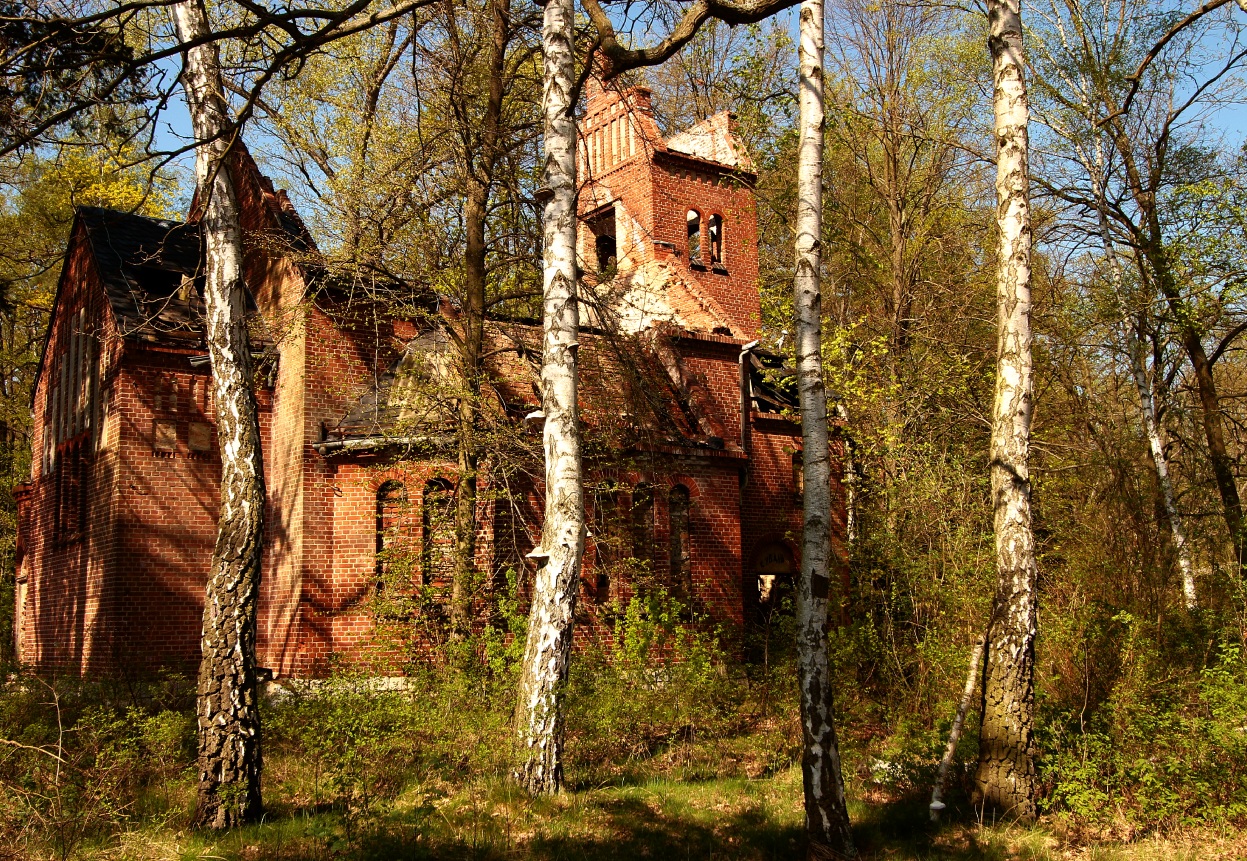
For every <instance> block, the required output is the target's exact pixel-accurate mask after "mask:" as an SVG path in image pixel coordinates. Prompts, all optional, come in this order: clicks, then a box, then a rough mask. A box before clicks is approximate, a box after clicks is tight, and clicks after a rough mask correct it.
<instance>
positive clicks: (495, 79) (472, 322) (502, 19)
mask: <svg viewBox="0 0 1247 861" xmlns="http://www.w3.org/2000/svg"><path fill="white" fill-rule="evenodd" d="M489 8H490V54H489V67H488V75H489V78H488V85H489V92H488V94H487V95H486V101H485V115H484V118H483V122H482V128H481V130H480V137H479V140H478V141H477V142H478V144H479V146H478V147H477V149H478V150H479V160H478V161H474V159H473V153H468V154H467V175H468V194H467V199H466V201H465V203H464V217H463V221H464V234H465V246H466V247H465V250H464V293H465V296H464V303H463V343H462V344H461V345H460V346H461V350H462V354H461V357H460V359H461V361H460V368H461V373H462V375H463V386H464V391H463V396H462V397H461V398H460V400H459V411H458V413H459V414H458V422H459V428H458V447H459V476H460V478H459V492H458V495H457V497H456V506H455V579H454V585H453V587H452V590H451V592H452V594H451V602H450V605H451V622H452V625H453V627H454V630H455V631H456V632H457V633H462V632H465V631H467V630H468V628H469V626H470V624H471V620H470V618H469V617H470V614H471V603H472V594H473V591H474V588H475V585H476V578H477V573H476V565H475V559H476V488H477V469H478V467H479V464H480V451H479V444H478V442H477V439H476V421H477V408H478V406H479V404H480V397H481V349H482V343H483V341H484V326H485V281H486V266H485V264H486V246H485V226H486V221H487V218H488V214H489V195H490V193H491V192H492V190H493V181H494V171H495V169H496V167H497V164H498V157H499V152H498V135H499V129H500V127H501V123H502V99H503V94H504V84H505V80H504V78H505V75H506V54H507V43H508V41H509V40H510V17H511V3H510V0H492V2H491V3H490V4H489Z"/></svg>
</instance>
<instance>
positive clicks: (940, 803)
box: [927, 640, 985, 822]
mask: <svg viewBox="0 0 1247 861" xmlns="http://www.w3.org/2000/svg"><path fill="white" fill-rule="evenodd" d="M984 643H985V641H984V640H979V641H978V642H977V643H975V644H974V649H973V650H972V651H971V652H970V668H969V669H968V670H966V686H965V689H964V690H962V692H961V702H959V703H958V704H957V715H956V716H955V717H954V718H953V726H952V729H950V730H949V732H948V744H947V745H946V746H945V747H944V756H943V758H942V759H940V767H939V769H938V770H937V771H936V773H935V788H934V789H932V790H931V803H930V805H928V808H927V809H928V810H929V811H930V812H931V821H932V822H939V821H940V813H941V812H942V811H943V810H944V807H945V805H944V787H945V785H947V783H948V769H949V768H951V767H952V764H953V756H954V755H955V754H956V753H957V742H959V741H961V729H962V727H964V726H965V723H966V712H968V711H970V700H972V699H973V698H974V688H975V687H976V685H977V682H978V680H979V662H980V661H981V660H983V645H984Z"/></svg>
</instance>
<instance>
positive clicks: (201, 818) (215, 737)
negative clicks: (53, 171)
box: [173, 0, 265, 829]
mask: <svg viewBox="0 0 1247 861" xmlns="http://www.w3.org/2000/svg"><path fill="white" fill-rule="evenodd" d="M173 14H174V22H175V25H176V27H177V35H178V40H179V41H180V42H181V43H182V44H184V45H185V44H188V43H190V44H194V47H190V48H188V49H187V50H186V51H185V53H184V59H183V69H182V85H183V88H184V89H185V91H186V102H187V106H188V108H189V111H190V115H191V125H192V128H193V130H194V135H195V139H196V140H197V141H198V142H199V146H198V148H197V150H196V157H195V178H196V182H197V185H198V189H199V210H200V212H199V216H200V224H201V228H202V230H203V242H204V260H205V265H204V268H205V275H206V283H205V286H204V306H205V310H204V316H205V323H206V328H207V333H206V335H207V343H208V355H209V359H210V362H211V367H212V382H213V387H214V395H215V403H216V411H217V441H218V445H219V448H220V452H221V487H220V496H221V507H220V512H219V514H218V519H217V539H216V546H215V547H214V548H213V552H212V561H211V563H210V568H209V575H208V586H207V593H206V595H205V597H204V615H203V637H202V642H201V648H202V658H201V660H200V665H199V684H198V690H197V698H198V705H197V715H198V726H199V756H198V771H199V789H198V798H197V802H196V810H195V822H196V823H197V824H199V825H202V826H206V827H208V828H215V829H221V828H230V827H233V826H236V825H239V824H241V823H243V822H247V821H251V820H254V819H256V818H257V817H258V816H259V815H260V812H261V800H260V712H259V702H258V694H259V688H258V685H257V682H256V603H257V599H258V596H259V587H260V558H261V552H262V548H263V543H262V542H263V535H264V499H265V494H264V471H263V465H262V461H261V451H260V424H259V420H258V415H257V411H256V402H255V393H254V391H253V390H252V388H251V359H250V352H249V348H248V344H247V329H246V325H245V320H244V311H245V308H246V303H245V299H244V292H243V291H244V287H243V254H242V227H241V225H240V223H239V211H238V200H237V197H236V195H235V191H234V185H233V182H232V180H231V179H230V174H229V169H228V166H227V164H226V159H227V156H228V154H229V150H230V144H231V142H232V141H233V140H235V139H236V135H237V128H236V126H235V125H234V123H233V122H232V120H231V114H230V110H229V106H228V104H227V103H226V100H225V89H224V85H223V81H222V77H221V65H220V60H219V56H218V53H217V46H216V44H215V43H212V42H205V41H203V40H204V39H205V37H207V36H208V34H209V33H211V28H210V26H209V23H208V13H207V9H206V7H205V5H204V0H184V2H181V3H178V4H177V5H176V6H174V7H173Z"/></svg>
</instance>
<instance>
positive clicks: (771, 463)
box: [16, 88, 834, 676]
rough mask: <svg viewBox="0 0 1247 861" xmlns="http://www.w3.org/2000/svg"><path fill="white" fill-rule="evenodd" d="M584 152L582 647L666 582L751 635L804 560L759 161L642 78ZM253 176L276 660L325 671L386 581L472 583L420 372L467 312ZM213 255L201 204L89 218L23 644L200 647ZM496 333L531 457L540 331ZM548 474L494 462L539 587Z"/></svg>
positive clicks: (143, 664)
mask: <svg viewBox="0 0 1247 861" xmlns="http://www.w3.org/2000/svg"><path fill="white" fill-rule="evenodd" d="M581 141H582V143H581V151H580V164H579V170H580V176H581V179H582V187H581V190H580V195H579V201H580V202H579V213H580V217H581V228H580V242H579V253H580V257H581V267H582V269H583V271H584V272H585V278H584V282H585V283H584V288H583V289H584V291H585V296H586V303H585V305H584V311H583V313H582V324H583V325H584V327H585V331H584V333H583V335H582V340H581V350H580V358H581V362H580V364H581V400H582V418H583V421H584V425H585V433H586V435H587V437H588V438H590V439H591V440H593V444H592V445H588V446H587V455H586V475H587V476H588V482H589V485H591V486H590V488H589V492H588V493H587V494H586V498H587V500H588V503H587V504H588V506H589V507H590V508H591V510H590V511H588V512H587V520H588V523H589V524H590V529H591V536H590V538H589V541H588V546H587V550H586V554H585V563H584V572H583V575H582V582H581V594H580V601H579V605H580V609H579V610H578V619H579V623H578V624H579V628H578V631H579V632H581V633H579V634H578V640H579V641H580V642H582V643H584V644H586V647H591V644H593V643H596V642H600V641H602V640H605V639H609V637H610V630H611V628H610V620H611V614H612V613H614V612H618V608H619V607H620V606H621V603H622V602H626V601H627V599H628V598H629V597H630V596H631V595H632V594H634V593H635V591H636V590H637V589H638V588H644V584H645V583H659V584H662V585H665V586H666V587H667V588H669V589H670V590H671V591H673V592H675V593H676V594H679V595H680V596H681V597H682V599H683V600H684V601H685V602H686V603H687V604H688V605H690V606H691V607H693V608H694V609H696V610H697V611H698V612H699V613H700V614H702V615H703V616H705V617H707V618H709V619H710V620H711V621H713V622H715V623H718V624H719V625H721V626H723V627H724V628H725V629H727V630H732V629H736V630H739V629H740V628H741V627H742V626H743V625H744V624H746V622H747V621H748V620H749V619H750V618H751V617H752V616H753V615H754V614H756V613H758V612H759V610H760V608H763V607H765V606H766V605H767V603H768V601H773V600H774V599H773V595H774V594H775V591H776V588H775V587H776V585H777V584H781V583H783V582H784V581H785V580H786V579H787V578H791V577H792V575H793V572H794V571H795V570H796V564H797V561H798V560H797V553H798V550H799V546H800V542H799V536H800V529H801V492H802V488H801V477H800V464H801V436H800V428H799V426H798V425H797V424H796V423H795V422H794V420H793V418H792V415H793V413H792V407H793V404H792V400H791V394H790V389H789V388H786V387H785V386H783V385H781V384H779V383H777V380H781V381H782V377H783V373H784V372H783V370H782V369H781V368H780V367H779V365H780V363H779V360H778V357H776V356H772V355H770V354H768V353H766V352H765V351H763V350H761V349H760V348H759V347H758V346H757V338H758V335H759V326H760V323H761V312H760V303H759V294H758V288H757V279H758V251H757V218H756V210H755V201H754V194H753V185H754V181H755V174H754V171H753V167H752V164H751V163H750V161H749V158H748V156H747V154H746V152H745V150H744V148H743V147H742V146H741V145H740V142H739V141H738V140H737V139H736V137H735V136H734V134H733V132H732V126H731V118H730V115H728V114H720V115H717V116H714V117H712V118H710V119H708V120H706V121H704V122H702V123H699V124H698V125H696V126H694V127H692V128H690V129H688V130H687V131H685V132H683V133H681V134H677V135H675V136H673V137H670V138H667V139H664V138H663V137H662V135H661V134H660V132H659V130H658V127H657V124H656V123H655V121H654V116H653V113H652V110H651V107H650V101H649V93H648V91H646V90H645V89H643V88H635V89H631V90H628V91H626V92H624V93H616V92H610V91H605V90H603V89H601V88H595V90H594V91H593V92H592V93H591V94H590V97H589V99H588V102H587V105H586V108H585V112H584V115H583V118H582V121H581ZM230 169H231V173H232V176H233V179H234V182H235V185H236V187H237V189H238V196H239V200H240V204H241V205H242V210H243V222H244V224H243V226H244V230H245V233H246V267H245V275H246V283H247V287H248V291H249V297H248V298H249V304H250V305H251V308H250V311H251V314H252V332H253V342H252V350H253V354H254V356H255V358H256V365H257V373H256V393H257V398H258V401H259V407H260V415H261V433H262V438H263V451H264V466H265V473H266V483H267V493H268V510H267V523H266V529H267V534H266V543H265V556H264V566H263V575H262V576H263V583H262V590H261V598H260V605H259V621H258V626H259V630H258V643H259V652H260V656H259V657H260V663H261V665H262V666H264V667H266V668H268V669H269V670H271V671H272V672H273V673H274V674H275V675H279V676H286V675H296V676H297V675H311V674H316V673H319V672H323V671H325V669H326V667H327V666H328V665H329V664H330V662H331V661H332V660H334V659H335V657H338V656H345V657H348V658H349V656H351V655H352V654H355V653H356V652H357V651H358V650H360V649H361V648H362V647H363V646H364V644H366V643H367V642H368V640H369V637H370V636H372V633H373V631H374V629H375V628H376V625H377V612H376V606H377V604H376V602H375V600H374V599H375V598H376V597H377V595H378V593H380V592H381V591H382V590H383V589H384V590H388V593H389V594H394V593H397V594H405V595H419V596H420V597H421V601H420V602H419V607H421V608H422V609H419V610H414V611H411V612H424V613H429V612H436V611H437V607H438V605H439V603H441V602H444V601H446V600H448V590H447V584H448V577H449V576H450V574H449V571H450V569H451V568H452V567H453V566H452V565H451V564H450V562H449V560H448V552H449V548H450V547H451V545H452V543H453V536H452V535H451V534H450V533H448V531H447V529H448V526H447V518H446V517H445V513H446V512H447V511H449V510H452V509H453V507H454V500H455V495H456V493H457V490H458V481H459V472H458V466H457V460H456V457H455V450H454V447H453V445H448V444H447V443H446V439H447V438H448V437H453V434H451V433H449V432H448V431H447V427H446V415H445V412H446V411H445V409H444V407H442V406H439V405H438V403H437V399H436V398H435V397H432V396H429V395H427V394H422V391H423V390H422V388H421V385H422V384H426V383H428V381H429V379H430V378H431V377H432V378H436V377H437V376H438V375H439V374H441V375H443V376H444V375H445V374H447V373H453V370H448V369H449V368H451V367H452V366H453V363H452V362H449V361H448V360H447V358H446V354H447V352H448V351H449V350H450V349H451V346H450V345H451V341H452V340H453V339H452V338H451V337H449V336H450V335H453V331H451V330H453V328H454V327H455V326H456V325H457V311H456V309H455V307H454V305H453V303H452V302H449V301H448V300H446V299H445V297H441V298H440V301H439V297H432V298H431V300H430V303H429V312H428V313H425V314H405V313H403V312H400V311H397V310H396V307H397V306H393V305H388V304H387V303H385V302H380V301H377V300H376V299H375V298H374V299H372V300H368V299H361V298H360V297H359V296H358V295H354V293H353V292H352V291H351V290H350V289H347V288H346V287H344V286H342V285H336V284H335V283H334V282H333V281H332V279H330V278H327V277H325V274H324V267H321V266H318V265H317V264H316V262H315V261H316V259H317V257H316V249H315V243H314V242H313V240H312V237H311V236H310V234H309V233H308V231H307V229H306V228H305V227H304V225H303V222H302V221H301V220H300V218H299V217H298V214H297V213H296V212H295V209H294V207H293V206H292V205H291V203H290V201H289V199H288V198H287V197H286V195H285V193H284V192H281V191H276V190H274V188H273V186H272V183H271V182H269V181H268V180H267V179H266V178H264V177H263V176H262V175H261V174H260V172H259V171H258V169H257V168H256V166H255V164H254V162H253V161H252V160H251V158H250V156H249V155H248V154H247V153H246V151H245V150H240V151H239V152H237V153H236V154H235V157H234V160H233V161H232V163H231V166H230ZM201 270H202V250H201V243H200V234H199V227H198V225H197V224H196V223H195V222H194V220H193V219H192V220H191V221H190V222H188V223H179V222H173V221H167V220H157V219H151V218H145V217H141V216H137V215H133V214H127V213H121V212H113V211H108V210H102V209H92V208H82V209H80V210H79V211H78V212H77V215H76V218H75V220H74V223H73V228H72V233H71V236H70V239H69V246H68V250H67V253H66V258H65V264H64V268H63V271H62V273H61V278H60V283H59V286H58V291H57V295H56V300H55V306H54V310H53V314H52V319H51V325H50V328H49V331H48V335H47V340H46V342H45V344H44V350H43V355H42V358H41V361H40V365H39V371H38V378H37V382H36V386H35V392H34V402H33V405H32V406H33V413H34V435H33V446H34V451H33V465H32V471H31V478H30V481H29V482H28V483H27V484H25V485H23V486H22V487H20V488H19V489H18V491H17V497H18V509H19V536H18V562H17V584H18V585H17V599H16V600H17V606H16V637H17V649H18V654H19V656H20V659H21V660H22V661H23V662H25V663H27V664H29V665H32V666H34V667H36V668H39V669H42V670H59V671H69V672H81V673H87V672H117V671H132V670H142V671H146V670H151V669H155V668H158V667H171V668H176V669H183V670H185V669H190V668H193V667H194V666H195V665H196V663H197V661H198V653H199V631H200V622H201V614H202V606H203V593H204V583H205V580H206V576H207V567H208V561H209V558H210V556H211V552H212V547H213V539H214V535H215V521H216V513H217V482H218V476H219V471H220V462H219V456H218V452H217V450H216V447H217V440H216V432H215V427H214V418H215V413H214V406H213V402H212V394H211V386H210V374H211V372H210V368H209V365H208V361H207V353H206V349H205V347H204V341H203V328H202V311H203V301H202V273H201ZM486 337H487V340H488V342H489V346H490V349H489V350H487V355H488V356H489V358H488V359H487V361H486V363H485V364H486V369H485V370H486V375H487V380H486V383H485V386H484V388H485V393H484V396H483V403H482V407H481V412H482V414H483V415H486V416H487V417H488V418H489V420H490V421H492V422H494V423H495V424H497V425H499V426H502V427H505V428H510V429H511V430H512V431H513V433H512V437H513V438H514V439H516V440H519V444H520V446H521V448H522V446H523V443H524V440H526V439H528V440H529V441H530V442H531V441H532V440H533V439H535V440H536V441H537V442H538V443H539V438H540V435H539V428H537V429H535V430H534V429H533V428H531V427H528V426H527V425H529V424H531V423H532V417H533V412H534V410H536V408H537V406H538V405H539V403H540V397H539V373H538V368H537V365H538V364H539V361H540V348H541V337H542V336H541V327H540V324H539V322H534V321H532V320H527V321H525V320H515V319H504V318H496V319H490V320H489V321H488V322H487V325H486ZM499 445H501V443H500V444H499ZM532 448H535V449H539V444H538V445H536V446H534V447H532ZM833 454H834V452H833ZM522 462H523V458H522V457H520V456H518V455H513V454H511V453H509V452H507V451H503V450H501V449H500V450H498V451H496V452H493V453H489V452H487V453H486V457H485V460H484V462H483V465H484V469H483V470H482V475H481V479H480V485H479V492H478V494H477V503H476V510H475V519H476V538H477V540H476V542H475V559H474V567H475V569H476V570H478V571H480V572H483V582H484V583H485V584H486V585H487V586H488V585H489V584H497V583H501V582H505V577H506V575H507V572H512V576H513V577H514V578H518V580H519V582H520V583H521V586H522V585H523V583H524V582H530V579H531V578H526V577H525V573H526V571H527V570H528V569H527V568H526V565H527V564H529V563H528V561H527V560H526V558H525V554H526V552H527V551H528V550H531V549H532V547H533V546H534V543H535V540H536V538H537V537H538V535H539V530H540V512H541V487H540V468H539V462H538V463H537V464H536V466H535V468H532V469H528V470H525V469H523V468H522ZM516 464H521V467H516V466H515V465H516ZM833 528H834V527H833ZM396 550H401V551H403V552H402V553H401V554H397V555H401V556H402V558H404V559H405V560H406V562H405V563H404V564H403V565H402V566H397V565H395V564H393V563H392V562H391V559H392V558H396Z"/></svg>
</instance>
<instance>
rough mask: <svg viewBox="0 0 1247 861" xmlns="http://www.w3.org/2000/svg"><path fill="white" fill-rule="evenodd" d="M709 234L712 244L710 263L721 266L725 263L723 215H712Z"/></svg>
mask: <svg viewBox="0 0 1247 861" xmlns="http://www.w3.org/2000/svg"><path fill="white" fill-rule="evenodd" d="M707 233H708V234H709V244H710V263H711V265H713V266H719V265H722V263H723V216H722V215H712V216H710V225H709V229H708V231H707Z"/></svg>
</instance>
